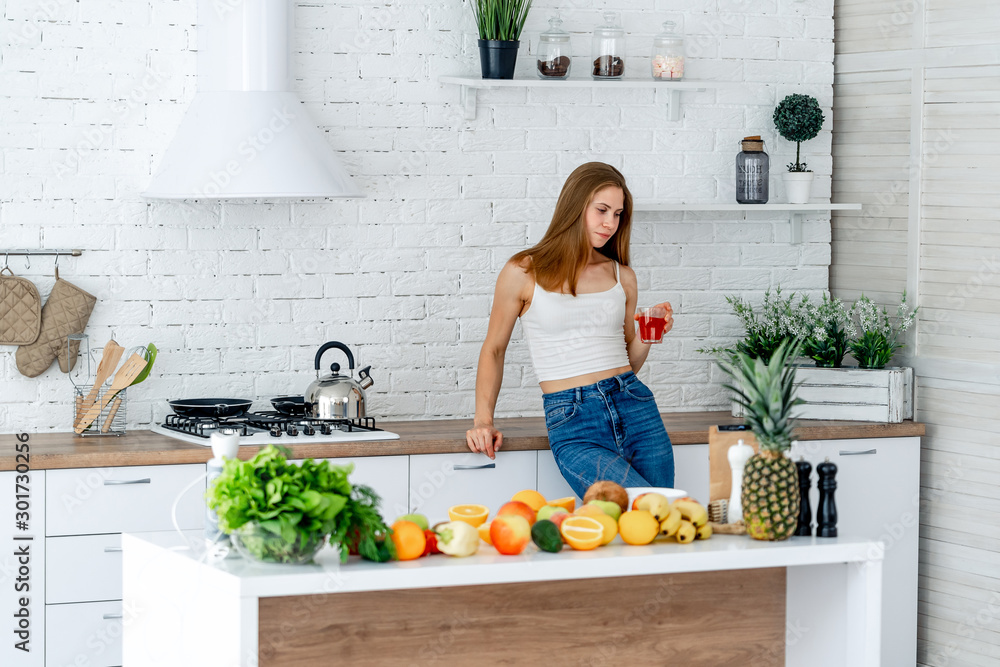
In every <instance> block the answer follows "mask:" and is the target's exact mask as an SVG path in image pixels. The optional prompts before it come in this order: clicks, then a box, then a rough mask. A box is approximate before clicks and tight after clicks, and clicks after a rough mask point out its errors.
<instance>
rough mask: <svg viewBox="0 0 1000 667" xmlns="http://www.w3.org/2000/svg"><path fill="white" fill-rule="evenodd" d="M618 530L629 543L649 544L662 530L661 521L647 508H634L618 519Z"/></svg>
mask: <svg viewBox="0 0 1000 667" xmlns="http://www.w3.org/2000/svg"><path fill="white" fill-rule="evenodd" d="M588 518H589V517H588ZM618 532H619V533H621V536H622V539H623V540H625V542H626V543H627V544H649V543H650V542H652V541H653V538H655V537H656V535H657V534H658V533H659V532H660V523H659V522H658V521H657V520H656V517H654V516H653V515H652V513H650V512H647V511H646V510H632V511H631V512H625V514H622V516H621V518H620V519H618Z"/></svg>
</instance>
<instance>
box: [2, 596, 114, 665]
mask: <svg viewBox="0 0 1000 667" xmlns="http://www.w3.org/2000/svg"><path fill="white" fill-rule="evenodd" d="M129 620H130V619H129V617H128V615H127V614H124V613H123V610H122V603H121V601H120V600H117V601H114V602H88V603H85V604H50V605H47V606H46V607H45V621H46V625H47V626H48V627H49V628H50V631H49V632H48V633H47V637H48V640H47V641H46V642H45V662H46V664H47V665H48V666H49V667H66V666H69V665H88V667H117V666H120V665H121V664H122V632H123V630H124V626H125V624H127V623H128V622H129ZM15 664H19V663H15Z"/></svg>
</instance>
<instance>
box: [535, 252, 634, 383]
mask: <svg viewBox="0 0 1000 667" xmlns="http://www.w3.org/2000/svg"><path fill="white" fill-rule="evenodd" d="M612 261H613V260H612ZM614 268H615V285H614V287H612V288H611V289H608V290H605V291H603V292H594V293H591V294H577V295H576V296H573V295H572V294H562V293H560V292H547V291H546V290H544V289H542V288H541V287H540V286H539V285H538V283H535V291H534V294H533V296H532V297H531V305H530V306H529V307H528V312H526V313H525V314H524V315H522V316H521V326H522V328H523V329H524V336H525V338H527V340H528V349H529V350H530V351H531V361H532V363H534V365H535V374H536V375H537V376H538V381H539V382H546V381H548V380H562V379H565V378H571V377H576V376H577V375H584V374H586V373H594V372H596V371H605V370H608V369H611V368H621V367H623V366H628V365H629V361H628V352H627V350H626V349H625V329H624V326H625V288H623V287H622V281H621V277H620V276H619V275H618V262H615V263H614Z"/></svg>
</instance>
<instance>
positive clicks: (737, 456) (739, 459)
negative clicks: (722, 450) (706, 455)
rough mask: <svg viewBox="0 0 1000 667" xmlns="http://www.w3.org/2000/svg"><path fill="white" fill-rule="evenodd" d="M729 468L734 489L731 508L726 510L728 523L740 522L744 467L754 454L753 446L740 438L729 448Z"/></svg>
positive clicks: (730, 497) (730, 495) (730, 499)
mask: <svg viewBox="0 0 1000 667" xmlns="http://www.w3.org/2000/svg"><path fill="white" fill-rule="evenodd" d="M726 456H727V458H728V459H729V468H730V469H731V470H732V473H733V477H732V490H731V491H730V494H729V509H728V510H727V511H726V514H727V519H728V523H739V522H740V521H742V520H743V468H745V467H746V465H747V460H748V459H749V458H750V457H751V456H753V447H751V446H750V445H745V444H743V440H739V441H738V442H737V443H736V444H735V445H733V446H732V447H730V448H729V452H728V453H727V455H726Z"/></svg>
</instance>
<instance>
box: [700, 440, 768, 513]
mask: <svg viewBox="0 0 1000 667" xmlns="http://www.w3.org/2000/svg"><path fill="white" fill-rule="evenodd" d="M720 428H722V429H731V428H742V427H741V426H721V427H720V426H709V427H708V465H709V488H708V496H709V501H712V500H719V499H721V498H724V499H726V500H728V499H729V494H730V493H731V492H732V484H733V474H732V471H731V470H730V468H729V448H730V447H731V446H732V445H735V444H736V443H737V442H739V441H740V440H742V441H743V442H744V443H745V444H747V445H750V446H751V447H753V451H754V452H757V451H758V447H757V438H756V437H755V436H754V434H753V431H751V430H749V429H747V430H745V431H730V430H722V431H720V430H719V429H720Z"/></svg>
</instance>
